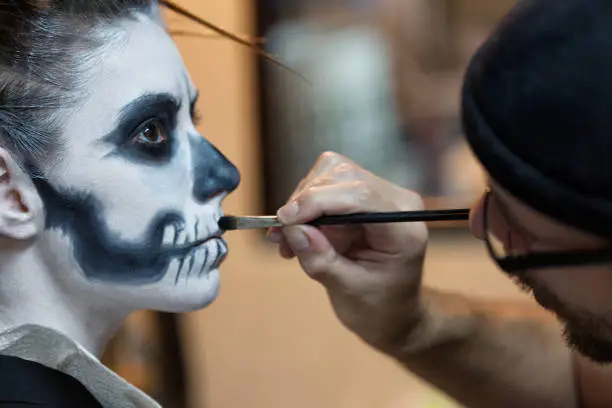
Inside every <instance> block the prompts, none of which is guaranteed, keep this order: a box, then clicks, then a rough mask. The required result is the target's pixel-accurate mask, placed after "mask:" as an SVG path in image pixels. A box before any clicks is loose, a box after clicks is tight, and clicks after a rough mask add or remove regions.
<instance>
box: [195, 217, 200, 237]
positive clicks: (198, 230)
mask: <svg viewBox="0 0 612 408" xmlns="http://www.w3.org/2000/svg"><path fill="white" fill-rule="evenodd" d="M198 239H200V219H199V218H197V217H196V222H195V237H194V240H198Z"/></svg>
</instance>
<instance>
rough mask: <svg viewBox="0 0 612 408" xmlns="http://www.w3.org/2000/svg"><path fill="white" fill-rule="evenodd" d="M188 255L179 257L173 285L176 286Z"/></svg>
mask: <svg viewBox="0 0 612 408" xmlns="http://www.w3.org/2000/svg"><path fill="white" fill-rule="evenodd" d="M187 256H188V254H185V255H184V256H182V257H181V261H180V262H179V266H178V272H177V273H176V281H175V283H176V284H177V285H178V282H179V279H180V278H181V271H182V270H183V265H184V264H185V260H186V259H187Z"/></svg>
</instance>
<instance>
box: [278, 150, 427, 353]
mask: <svg viewBox="0 0 612 408" xmlns="http://www.w3.org/2000/svg"><path fill="white" fill-rule="evenodd" d="M422 208H423V202H422V200H421V197H420V196H419V195H417V194H416V193H413V192H411V191H408V190H406V189H404V188H401V187H398V186H396V185H394V184H392V183H390V182H388V181H386V180H383V179H381V178H379V177H377V176H375V175H374V174H372V173H370V172H368V171H366V170H365V169H363V168H361V167H359V166H358V165H357V164H355V163H353V162H352V161H351V160H349V159H347V158H346V157H343V156H341V155H338V154H335V153H325V154H323V155H322V156H321V157H320V158H319V160H318V161H317V163H316V164H315V166H314V167H313V168H312V170H311V171H310V173H309V174H308V175H307V177H306V178H305V179H304V180H302V182H301V183H300V184H299V186H298V187H297V189H296V190H295V192H294V193H293V195H292V196H291V197H290V199H289V200H288V203H287V204H286V205H285V206H284V207H283V208H281V209H280V210H279V212H278V216H279V218H280V220H281V221H282V222H283V223H284V224H285V225H291V226H290V227H285V228H282V229H272V230H270V231H269V232H268V237H269V239H270V240H271V241H272V242H276V243H278V244H279V245H280V252H281V255H282V256H283V257H285V258H288V259H290V258H293V257H297V258H298V260H299V262H300V264H301V266H302V268H303V269H304V271H305V272H306V273H307V274H308V275H309V276H310V277H311V278H313V279H315V280H317V281H319V282H320V283H321V284H323V285H324V286H325V288H326V289H327V291H328V294H329V297H330V299H331V302H332V305H333V307H334V310H335V312H336V314H337V315H338V317H339V318H340V320H341V321H342V322H343V323H344V324H345V325H346V326H347V327H348V328H349V329H350V330H352V331H354V332H355V333H357V334H358V335H359V336H360V337H362V338H363V339H364V340H365V341H366V342H368V343H370V344H371V345H373V346H375V347H377V348H379V349H381V350H383V351H387V350H390V349H392V348H393V347H394V346H395V345H396V343H397V344H399V343H405V341H406V337H407V336H409V335H410V331H411V328H412V327H414V326H416V325H417V324H418V323H419V318H420V312H419V310H420V307H419V301H418V295H419V290H420V286H421V273H422V267H423V258H424V253H425V248H426V245H427V228H426V226H425V225H424V224H422V223H397V224H377V225H364V226H333V227H321V228H314V227H310V226H303V225H300V224H304V223H307V222H309V221H312V220H313V219H315V218H317V217H319V216H322V215H336V214H346V213H355V212H367V211H409V210H420V209H422Z"/></svg>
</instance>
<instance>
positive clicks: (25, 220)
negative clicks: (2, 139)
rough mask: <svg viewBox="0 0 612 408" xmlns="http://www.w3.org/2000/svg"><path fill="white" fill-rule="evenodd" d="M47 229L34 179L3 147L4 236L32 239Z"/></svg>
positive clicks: (0, 216)
mask: <svg viewBox="0 0 612 408" xmlns="http://www.w3.org/2000/svg"><path fill="white" fill-rule="evenodd" d="M43 228H44V209H43V204H42V200H41V199H40V196H39V194H38V191H37V190H36V187H34V183H32V179H31V178H30V176H29V175H28V174H27V172H26V171H24V170H23V169H22V168H21V167H20V166H19V165H18V164H17V162H16V161H15V160H14V159H13V157H12V156H11V154H10V153H9V152H8V151H7V150H5V149H3V148H0V236H3V237H5V238H9V239H15V240H20V241H23V240H29V239H32V238H34V237H36V236H37V235H38V234H40V233H41V232H42V230H43Z"/></svg>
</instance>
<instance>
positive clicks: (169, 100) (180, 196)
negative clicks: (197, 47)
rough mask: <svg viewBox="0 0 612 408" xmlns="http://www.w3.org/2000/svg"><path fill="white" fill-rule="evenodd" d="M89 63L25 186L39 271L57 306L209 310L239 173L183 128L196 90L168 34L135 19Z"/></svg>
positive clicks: (190, 121) (189, 126) (191, 127)
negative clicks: (34, 202)
mask: <svg viewBox="0 0 612 408" xmlns="http://www.w3.org/2000/svg"><path fill="white" fill-rule="evenodd" d="M120 31H121V33H124V34H126V35H125V36H124V38H123V39H122V41H115V44H114V46H112V47H106V48H103V49H102V50H101V51H100V53H98V54H96V56H95V58H97V60H96V61H95V64H94V65H93V68H92V69H90V70H88V71H87V79H86V81H85V82H84V85H83V89H82V91H85V92H86V93H87V97H86V99H85V100H84V103H83V104H81V105H80V106H79V107H78V109H77V110H75V111H74V112H72V113H71V115H70V117H69V119H68V121H67V123H66V127H65V131H64V134H63V140H62V151H61V157H59V158H58V159H57V160H56V161H55V163H54V165H53V166H47V167H46V168H42V169H40V171H41V172H42V173H43V175H44V176H45V178H46V179H45V180H38V179H35V185H36V187H37V189H38V191H39V193H40V195H41V198H42V200H43V204H44V206H45V210H46V231H45V233H44V234H43V237H42V238H41V239H40V240H39V244H38V246H39V249H40V251H39V253H40V254H41V261H42V262H43V264H44V266H45V267H46V268H47V269H49V270H50V271H51V273H52V274H53V276H54V279H55V282H56V283H57V284H58V285H59V286H60V287H61V289H62V290H63V291H64V292H66V295H67V296H73V297H74V298H85V299H87V300H88V301H91V302H92V303H94V302H95V303H101V305H105V306H108V305H117V306H121V307H125V308H129V309H139V308H147V309H158V310H165V311H171V312H173V311H184V310H192V309H197V308H200V307H203V306H205V305H207V304H209V303H210V302H211V301H213V300H214V299H215V297H216V295H217V291H218V286H219V273H218V267H219V265H220V263H221V261H222V260H223V259H224V257H225V256H226V253H227V245H226V243H225V241H224V240H223V239H222V238H221V237H220V231H219V228H218V225H217V221H218V219H219V217H220V216H221V202H222V200H223V199H224V197H225V196H226V195H227V194H228V193H229V192H231V191H233V190H234V189H235V188H236V187H237V185H238V183H239V174H238V171H237V169H236V168H235V167H234V166H233V165H232V164H231V163H230V162H228V161H227V160H226V158H225V157H224V156H223V155H222V154H221V153H220V152H219V151H217V150H216V149H215V148H214V147H213V146H212V145H211V144H210V143H208V142H207V141H206V140H205V139H204V138H203V137H202V136H200V134H199V133H198V131H197V130H196V129H195V127H194V124H193V115H194V104H195V101H196V98H197V91H196V89H195V88H194V86H193V84H192V83H191V81H190V79H189V76H188V74H187V72H186V70H185V67H184V65H183V62H182V60H181V57H180V55H179V53H178V51H177V49H176V48H175V45H174V43H173V42H172V40H171V38H170V37H169V36H168V35H167V33H166V32H165V31H164V30H163V29H162V28H161V27H160V26H159V25H158V24H157V23H156V22H154V21H152V20H150V19H149V18H147V17H144V16H143V17H142V18H140V19H139V20H137V21H128V22H125V23H124V24H123V25H122V26H121V28H120Z"/></svg>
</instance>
